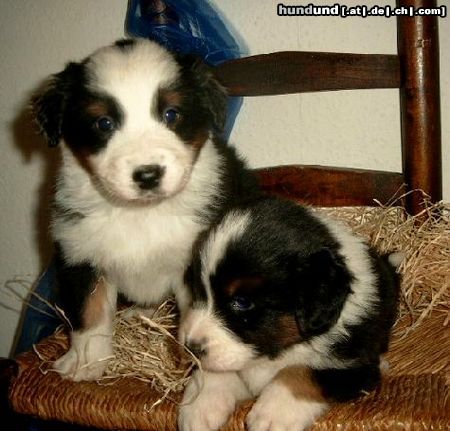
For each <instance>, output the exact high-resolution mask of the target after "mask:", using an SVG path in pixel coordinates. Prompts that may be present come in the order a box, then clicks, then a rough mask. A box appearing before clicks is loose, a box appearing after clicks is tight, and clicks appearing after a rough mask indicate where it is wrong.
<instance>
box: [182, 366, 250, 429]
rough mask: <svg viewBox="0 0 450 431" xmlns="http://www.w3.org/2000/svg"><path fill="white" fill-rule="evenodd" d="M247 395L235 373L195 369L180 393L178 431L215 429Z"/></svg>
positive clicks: (222, 423)
mask: <svg viewBox="0 0 450 431" xmlns="http://www.w3.org/2000/svg"><path fill="white" fill-rule="evenodd" d="M249 397H250V394H249V392H248V390H247V388H246V387H245V385H244V383H243V382H242V380H241V379H240V378H239V377H238V376H237V374H236V373H232V372H228V373H210V372H207V371H204V372H202V371H198V370H197V371H196V372H195V373H194V375H193V376H192V379H191V380H190V382H189V384H188V386H187V388H186V390H185V392H184V396H183V401H182V403H181V407H180V410H179V415H178V429H179V430H180V431H215V430H218V429H219V428H221V427H222V425H224V424H225V422H226V421H227V419H228V417H229V416H230V414H231V413H233V411H234V409H235V407H236V404H237V403H238V402H239V401H242V400H245V399H248V398H249Z"/></svg>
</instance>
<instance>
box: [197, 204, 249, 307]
mask: <svg viewBox="0 0 450 431" xmlns="http://www.w3.org/2000/svg"><path fill="white" fill-rule="evenodd" d="M249 223H250V213H249V212H248V211H246V212H243V211H238V210H235V211H231V212H230V213H229V214H227V215H226V216H225V218H224V219H223V220H222V221H221V222H220V224H219V225H218V226H217V227H216V228H215V229H214V230H213V231H212V232H211V234H210V236H209V237H208V239H207V240H206V242H205V244H204V245H203V248H202V251H201V256H200V259H201V264H202V281H203V283H204V286H205V288H206V294H207V303H208V308H209V309H210V308H211V307H212V295H211V285H210V281H209V279H210V277H211V276H212V275H214V274H215V272H216V268H217V265H218V263H219V262H220V260H221V259H222V258H223V257H224V255H225V253H226V249H227V247H228V244H229V243H230V242H231V241H233V240H237V239H239V238H240V237H241V236H242V235H243V233H244V232H245V229H246V228H247V226H248V224H249Z"/></svg>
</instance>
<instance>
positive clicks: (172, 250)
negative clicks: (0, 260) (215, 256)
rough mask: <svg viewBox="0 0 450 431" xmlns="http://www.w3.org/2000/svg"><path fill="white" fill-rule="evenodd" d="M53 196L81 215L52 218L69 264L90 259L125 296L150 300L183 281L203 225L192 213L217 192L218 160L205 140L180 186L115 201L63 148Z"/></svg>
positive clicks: (170, 290) (54, 233)
mask: <svg viewBox="0 0 450 431" xmlns="http://www.w3.org/2000/svg"><path fill="white" fill-rule="evenodd" d="M64 156H65V163H64V166H63V169H62V172H61V178H60V181H59V187H58V191H57V200H59V201H61V202H62V203H63V204H64V205H65V206H68V207H71V208H79V211H80V212H81V213H83V214H84V215H85V217H84V218H83V219H80V220H77V221H76V223H73V222H71V221H67V220H65V219H64V218H56V219H55V220H54V222H53V226H52V231H53V237H54V239H55V240H56V241H59V242H60V243H61V244H62V246H63V250H64V253H65V258H66V259H67V261H68V263H70V264H79V263H82V262H91V263H92V264H93V265H95V266H97V267H98V268H101V269H102V270H103V271H104V272H105V274H104V275H105V277H106V278H107V280H108V282H109V283H112V284H114V285H116V286H117V288H118V289H119V290H120V292H122V293H124V294H125V295H126V296H127V297H128V298H129V299H131V300H134V301H137V302H140V303H155V302H158V301H160V300H161V299H163V298H164V297H166V296H167V295H168V294H170V293H171V292H173V291H174V290H175V289H177V288H178V287H179V286H180V285H182V284H183V282H182V278H183V272H184V268H185V267H186V265H187V263H188V260H189V256H190V250H191V247H192V243H193V241H194V240H195V238H196V236H197V235H198V233H199V232H200V230H202V229H204V226H202V224H201V223H200V222H199V220H198V217H197V214H196V212H197V211H199V210H200V209H201V208H204V206H205V205H206V204H207V203H208V202H209V201H210V199H211V198H212V196H214V195H216V194H217V193H219V191H218V190H217V187H218V182H219V175H220V174H219V165H220V159H219V156H218V154H217V153H216V150H215V148H214V146H213V144H212V143H211V142H210V141H208V142H207V143H206V144H205V146H204V148H203V149H202V151H201V153H200V155H199V158H198V160H197V162H196V164H195V165H194V168H193V171H192V175H191V177H190V180H189V182H188V184H187V185H186V187H185V188H184V190H183V191H182V192H180V193H178V194H177V195H175V196H173V197H172V198H170V199H166V200H164V201H161V202H160V203H158V204H154V205H151V204H149V205H144V206H136V207H133V206H125V207H123V206H115V205H114V204H113V203H111V202H109V201H107V200H105V199H104V198H103V196H102V195H101V193H99V191H98V190H97V188H96V187H95V185H94V184H93V183H92V182H91V181H90V177H89V176H88V174H87V173H86V172H85V171H84V170H83V169H82V168H81V167H80V166H79V165H78V164H77V162H76V161H75V160H73V159H74V157H73V156H72V154H71V153H70V152H69V151H68V150H67V149H65V151H64Z"/></svg>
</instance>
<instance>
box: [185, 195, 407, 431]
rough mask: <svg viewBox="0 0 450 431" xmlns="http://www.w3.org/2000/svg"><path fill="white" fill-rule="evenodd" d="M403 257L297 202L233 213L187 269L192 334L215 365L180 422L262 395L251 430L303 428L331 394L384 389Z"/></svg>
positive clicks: (206, 363)
mask: <svg viewBox="0 0 450 431" xmlns="http://www.w3.org/2000/svg"><path fill="white" fill-rule="evenodd" d="M399 259H400V255H399V254H394V255H391V256H379V255H377V254H376V253H375V251H374V250H372V249H371V248H370V247H369V246H368V245H367V244H366V243H365V242H364V241H363V240H362V239H360V238H358V237H356V236H355V235H353V234H352V233H351V232H350V231H349V229H347V228H346V227H344V226H341V225H339V224H337V223H335V222H332V221H331V220H328V219H326V218H325V217H323V216H320V215H318V214H316V213H313V212H312V211H311V210H309V209H307V208H304V207H301V206H298V205H296V204H294V203H292V202H287V201H282V200H278V199H275V198H267V199H263V200H259V201H257V202H256V203H253V204H251V205H247V206H246V207H241V208H236V209H234V210H232V211H230V212H228V213H227V215H226V216H225V217H224V218H223V220H222V221H221V222H220V223H219V224H218V225H217V226H216V227H214V228H212V229H211V230H210V231H209V232H208V233H206V234H205V235H203V237H202V238H201V239H200V240H199V243H198V244H197V246H196V250H195V253H194V258H193V262H192V265H191V266H190V268H189V270H188V272H187V273H186V281H187V283H188V284H189V285H190V287H191V289H192V298H193V302H192V305H191V308H190V310H189V311H188V313H187V314H186V316H185V318H184V319H183V321H182V324H181V327H180V341H181V342H182V343H185V344H186V346H187V347H188V348H189V349H190V350H191V351H192V352H193V353H195V354H196V355H197V356H198V358H199V359H200V361H201V364H202V368H203V370H204V371H203V373H200V372H197V373H196V374H194V377H193V379H192V380H191V382H190V384H189V385H188V387H187V389H186V391H185V395H184V399H183V403H182V407H181V408H180V412H179V428H180V430H182V431H194V430H195V431H207V430H208V431H209V430H216V429H218V428H220V426H222V425H223V424H224V423H225V422H226V421H227V419H228V417H229V415H230V414H231V413H232V412H233V410H234V408H235V405H236V403H237V402H239V401H242V400H244V399H248V398H252V397H258V399H257V401H256V403H255V404H254V406H253V408H252V409H251V411H250V413H249V415H248V417H247V425H248V428H249V430H251V431H269V430H277V431H299V430H303V429H305V428H306V427H308V426H309V425H310V424H312V423H313V422H314V420H315V419H316V418H317V417H318V416H320V415H321V414H323V413H324V412H326V411H327V409H328V408H329V405H330V402H332V401H346V400H350V399H352V398H355V397H357V396H358V395H360V394H361V393H363V392H365V391H370V390H371V389H373V388H374V387H375V385H376V384H377V383H378V382H379V380H380V354H382V353H383V352H385V351H386V350H387V346H388V339H389V332H390V329H391V327H392V325H393V323H394V319H395V316H396V310H397V301H398V294H399V280H398V277H397V275H396V272H395V268H394V265H397V264H398V263H399V262H398V260H399ZM198 392H199V394H198ZM197 395H198V396H197Z"/></svg>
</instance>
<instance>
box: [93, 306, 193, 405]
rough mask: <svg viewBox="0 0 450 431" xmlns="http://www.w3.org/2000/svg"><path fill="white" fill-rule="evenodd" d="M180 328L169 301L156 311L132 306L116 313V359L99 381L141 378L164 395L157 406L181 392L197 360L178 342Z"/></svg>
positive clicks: (109, 382)
mask: <svg viewBox="0 0 450 431" xmlns="http://www.w3.org/2000/svg"><path fill="white" fill-rule="evenodd" d="M149 316H151V317H149ZM177 326H178V313H177V309H176V304H175V302H174V300H173V299H168V300H166V301H165V302H164V303H163V304H161V306H160V307H159V308H158V309H157V310H156V311H153V310H151V311H140V310H139V309H133V307H131V308H126V309H124V310H121V311H119V312H117V314H116V319H115V331H114V336H113V348H114V358H113V359H111V360H110V361H109V362H108V367H107V370H106V373H105V375H104V376H103V377H102V378H101V379H99V380H98V382H99V383H100V384H111V383H114V382H115V381H116V380H117V379H119V378H124V377H133V378H136V379H139V380H141V381H144V382H146V383H148V384H149V385H150V386H151V387H152V388H153V389H155V390H156V391H157V392H159V393H161V394H163V397H162V398H161V399H160V400H158V402H157V403H160V402H161V401H162V400H163V399H165V398H170V396H171V395H172V394H176V393H179V392H182V391H183V389H184V387H185V386H186V384H187V382H188V380H189V377H190V375H191V372H192V370H193V368H194V366H195V365H196V364H197V361H196V359H195V357H194V356H193V355H192V354H191V353H190V352H189V351H188V350H187V349H186V348H185V347H184V346H182V345H180V344H179V343H178V341H177V339H176V329H177ZM155 405H156V404H155Z"/></svg>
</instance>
